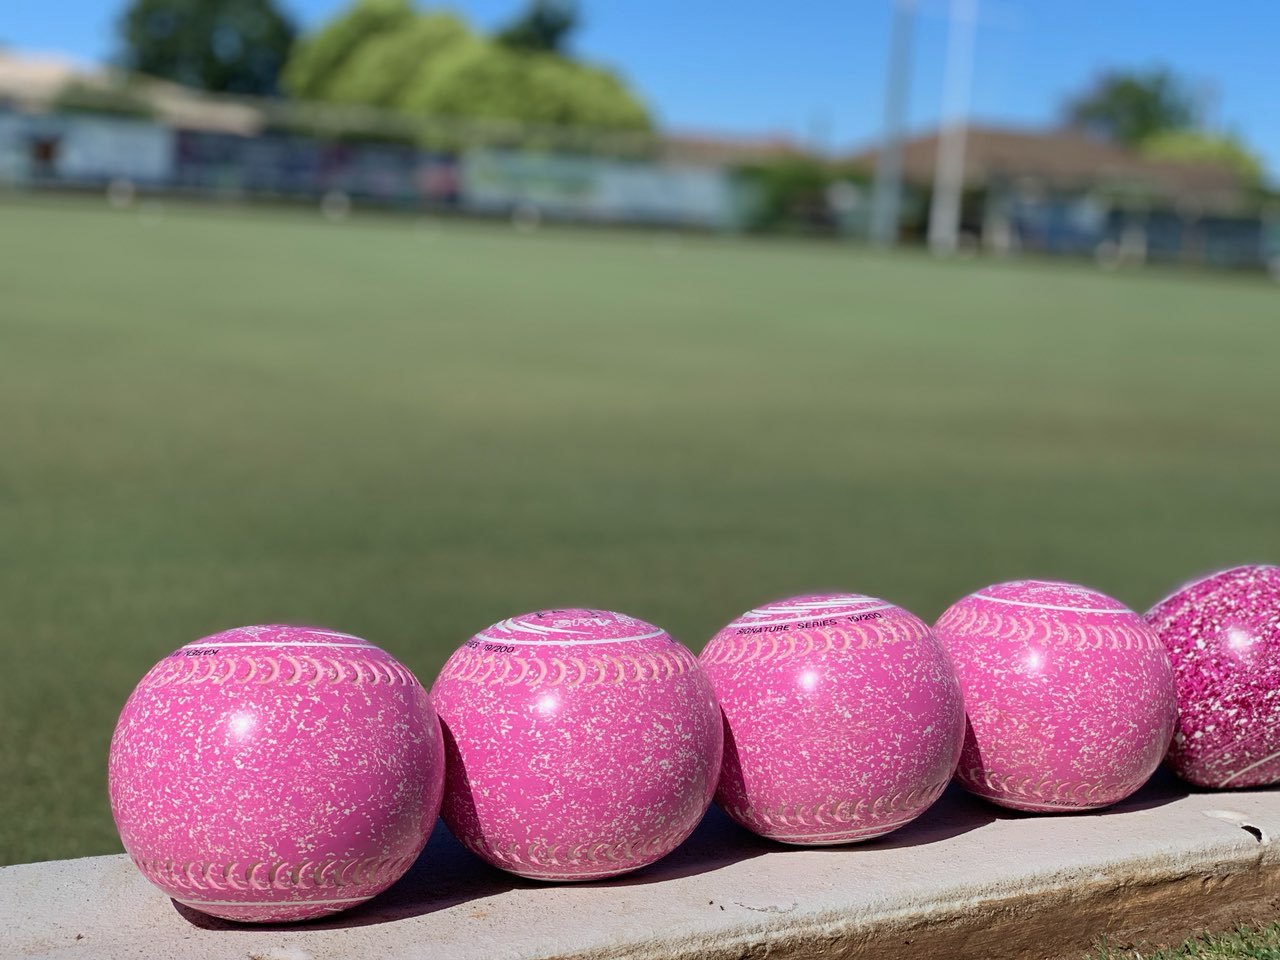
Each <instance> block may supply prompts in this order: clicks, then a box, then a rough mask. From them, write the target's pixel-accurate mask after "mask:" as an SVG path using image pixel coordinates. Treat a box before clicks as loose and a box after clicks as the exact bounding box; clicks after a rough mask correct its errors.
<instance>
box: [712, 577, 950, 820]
mask: <svg viewBox="0 0 1280 960" xmlns="http://www.w3.org/2000/svg"><path fill="white" fill-rule="evenodd" d="M702 664H703V666H704V667H705V668H706V671H707V675H708V676H709V677H710V678H711V683H712V685H713V686H714V687H715V691H716V697H717V698H718V699H719V701H720V705H721V708H722V709H723V711H724V717H725V728H726V737H725V755H724V765H723V772H722V774H721V778H720V788H719V790H718V792H717V793H716V802H717V803H718V804H719V805H720V806H721V807H722V808H723V809H724V811H725V812H726V813H728V814H729V816H730V817H732V818H733V819H734V820H736V821H737V822H738V823H740V824H741V825H742V826H744V827H746V828H747V829H748V830H752V831H754V832H756V833H758V834H760V835H761V836H765V837H769V838H771V839H774V840H781V841H784V842H786V843H795V844H806V845H810V844H814V845H816V844H837V843H850V842H852V841H855V840H867V839H870V838H872V837H878V836H880V835H881V834H885V833H888V832H889V831H891V830H894V829H897V828H898V827H900V826H902V825H903V824H905V823H908V822H909V821H911V820H913V819H915V818H916V817H918V816H919V815H920V814H921V813H923V812H924V811H925V810H926V809H927V808H928V807H929V805H930V804H932V803H933V802H934V801H935V800H936V799H937V798H938V796H939V795H940V794H941V793H942V791H943V789H944V788H945V787H946V785H947V781H948V780H950V779H951V773H952V771H953V770H954V769H955V765H956V759H957V758H958V757H959V755H960V745H961V742H962V740H963V738H964V706H963V703H962V701H961V698H960V685H959V683H958V682H957V680H956V675H955V672H954V670H953V669H952V666H951V662H950V660H949V659H948V658H947V654H946V652H945V651H944V650H943V649H942V646H941V645H940V644H939V643H938V641H937V640H935V639H934V637H933V634H932V633H930V631H929V628H928V627H927V626H926V625H925V624H924V623H923V622H921V621H920V620H919V619H918V618H917V617H915V616H913V615H912V614H910V613H908V612H907V611H905V610H903V609H902V608H901V607H895V606H894V605H893V604H890V603H885V602H884V601H883V600H877V599H875V598H874V597H864V596H860V595H857V594H823V595H819V596H805V597H795V598H793V599H790V600H783V601H781V602H778V603H771V604H768V605H767V606H763V607H759V608H757V609H755V610H752V611H750V612H749V613H745V614H743V615H742V616H741V617H739V618H738V619H737V620H734V621H733V622H732V623H731V624H729V625H728V626H727V627H725V628H724V629H723V630H721V631H720V632H719V633H718V634H716V636H715V637H714V638H713V639H712V640H711V642H710V643H709V644H707V647H706V649H705V650H704V651H703V652H702Z"/></svg>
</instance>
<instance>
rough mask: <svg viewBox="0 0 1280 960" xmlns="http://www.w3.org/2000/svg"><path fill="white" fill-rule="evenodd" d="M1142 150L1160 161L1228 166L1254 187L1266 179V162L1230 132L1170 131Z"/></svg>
mask: <svg viewBox="0 0 1280 960" xmlns="http://www.w3.org/2000/svg"><path fill="white" fill-rule="evenodd" d="M1142 152H1143V153H1145V154H1146V155H1147V156H1149V157H1152V158H1154V159H1158V160H1174V161H1180V162H1185V163H1212V164H1217V165H1218V166H1221V167H1227V168H1229V169H1231V170H1234V171H1235V172H1236V173H1237V174H1239V176H1240V178H1241V180H1242V181H1243V182H1244V183H1246V184H1248V185H1250V186H1260V185H1261V184H1262V180H1263V174H1264V168H1263V164H1262V161H1261V160H1260V159H1259V158H1258V156H1257V155H1256V154H1254V153H1253V152H1252V151H1250V150H1249V148H1248V147H1246V146H1245V145H1244V144H1243V143H1241V142H1240V140H1238V139H1237V138H1236V137H1234V136H1232V135H1230V134H1213V133H1205V132H1203V131H1199V130H1166V131H1164V132H1162V133H1157V134H1154V135H1152V136H1150V137H1148V138H1147V139H1146V140H1144V141H1143V142H1142Z"/></svg>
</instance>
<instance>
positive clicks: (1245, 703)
mask: <svg viewBox="0 0 1280 960" xmlns="http://www.w3.org/2000/svg"><path fill="white" fill-rule="evenodd" d="M1147 622H1148V623H1150V624H1151V626H1152V628H1154V630H1155V631H1156V633H1157V634H1159V636H1160V639H1161V640H1162V641H1164V645H1165V648H1166V649H1167V650H1168V651H1169V656H1170V658H1171V659H1172V661H1173V671H1174V678H1175V680H1176V682H1177V690H1178V727H1177V732H1176V733H1175V734H1174V738H1173V745H1172V746H1171V747H1170V748H1169V765H1170V766H1171V767H1172V768H1173V770H1174V772H1175V773H1177V774H1178V776H1180V777H1182V778H1183V779H1184V780H1187V781H1188V782H1190V783H1193V784H1196V785H1197V786H1202V787H1226V788H1232V787H1263V786H1270V785H1271V784H1275V783H1280V567H1274V566H1265V565H1254V566H1242V567H1233V568H1232V569H1230V570H1222V571H1219V572H1217V573H1214V574H1210V575H1209V576H1207V577H1201V578H1200V579H1198V580H1195V581H1193V582H1191V583H1188V584H1186V585H1185V586H1183V587H1181V588H1179V589H1178V590H1177V591H1175V592H1174V593H1173V594H1172V595H1171V596H1169V597H1166V598H1165V599H1164V600H1162V601H1160V602H1159V603H1158V604H1156V605H1155V606H1154V607H1153V608H1152V609H1151V610H1150V612H1148V613H1147Z"/></svg>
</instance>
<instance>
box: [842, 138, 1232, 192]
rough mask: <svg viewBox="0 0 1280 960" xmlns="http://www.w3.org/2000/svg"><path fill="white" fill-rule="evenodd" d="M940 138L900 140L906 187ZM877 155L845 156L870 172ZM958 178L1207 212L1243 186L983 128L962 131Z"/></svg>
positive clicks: (1084, 141) (1115, 153) (922, 174)
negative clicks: (1148, 198) (1191, 205)
mask: <svg viewBox="0 0 1280 960" xmlns="http://www.w3.org/2000/svg"><path fill="white" fill-rule="evenodd" d="M940 137H941V131H940V130H938V131H933V132H931V133H928V134H924V135H922V136H917V137H912V138H910V139H908V140H907V141H905V142H904V144H903V150H902V159H903V176H904V178H905V179H906V180H907V181H908V182H910V183H915V184H920V185H927V184H929V183H931V182H932V181H933V175H934V164H935V162H936V158H937V154H938V143H939V140H940ZM878 156H879V149H878V148H873V149H870V150H866V151H863V152H861V153H859V154H856V155H855V156H854V157H852V158H851V159H852V160H853V162H854V163H856V164H859V165H865V166H867V167H873V166H874V165H875V163H876V160H877V158H878ZM964 180H965V184H966V185H967V186H970V187H977V186H982V185H990V184H992V183H998V182H1002V181H1003V182H1012V183H1014V184H1022V185H1026V186H1033V187H1039V188H1062V189H1090V188H1101V189H1109V190H1114V191H1117V192H1131V193H1135V194H1155V195H1157V196H1160V197H1162V198H1165V199H1168V200H1173V201H1178V202H1195V203H1197V204H1200V205H1202V206H1207V207H1226V206H1233V205H1235V204H1236V203H1237V202H1239V200H1240V199H1241V196H1242V193H1243V188H1244V184H1243V183H1242V182H1241V178H1240V176H1239V174H1238V173H1236V171H1234V170H1232V169H1231V168H1229V167H1225V166H1222V165H1219V164H1212V163H1183V162H1174V161H1167V160H1151V159H1148V158H1147V157H1144V156H1142V155H1141V154H1140V153H1138V152H1136V151H1134V150H1130V149H1127V148H1124V147H1120V146H1117V145H1115V144H1110V143H1106V142H1103V141H1100V140H1096V139H1094V138H1092V137H1089V136H1087V135H1085V134H1083V133H1080V132H1077V131H1074V130H1019V129H1011V128H1005V127H994V126H982V125H971V126H969V127H968V128H967V130H966V139H965V175H964Z"/></svg>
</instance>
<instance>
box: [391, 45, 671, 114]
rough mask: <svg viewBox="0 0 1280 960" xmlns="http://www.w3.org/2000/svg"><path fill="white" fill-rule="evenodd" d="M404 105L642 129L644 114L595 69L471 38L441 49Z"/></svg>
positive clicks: (605, 74) (610, 75)
mask: <svg viewBox="0 0 1280 960" xmlns="http://www.w3.org/2000/svg"><path fill="white" fill-rule="evenodd" d="M404 106H405V107H406V108H407V109H410V110H413V111H414V112H417V113H423V114H427V115H430V116H438V117H460V118H468V119H470V118H482V119H494V120H515V121H519V122H522V123H527V124H534V125H545V126H564V127H590V128H596V129H608V130H648V129H649V128H650V119H649V112H648V110H647V109H646V108H645V106H644V104H642V103H641V102H640V101H639V100H637V99H636V98H635V97H634V96H633V95H632V94H631V92H630V91H629V90H628V89H627V87H626V85H625V84H624V83H623V82H622V81H621V80H620V79H619V78H618V77H617V76H616V75H614V74H613V73H611V72H609V71H608V70H605V69H603V68H601V67H594V66H588V65H586V64H580V63H573V62H571V61H569V60H566V59H564V58H562V57H558V56H553V55H551V54H546V53H530V52H525V51H520V50H512V49H510V48H509V47H503V46H499V45H496V44H492V43H488V42H485V41H474V42H472V43H467V44H462V45H459V46H456V47H453V48H451V49H449V50H447V51H446V52H445V53H444V54H442V55H441V57H440V59H439V62H438V63H437V65H436V66H435V67H434V68H433V69H432V70H431V71H430V74H429V75H428V77H427V79H426V81H425V82H424V83H423V84H422V85H421V86H420V87H418V88H417V89H415V90H413V91H412V92H411V93H410V94H409V95H408V96H407V97H406V99H405V101H404Z"/></svg>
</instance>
